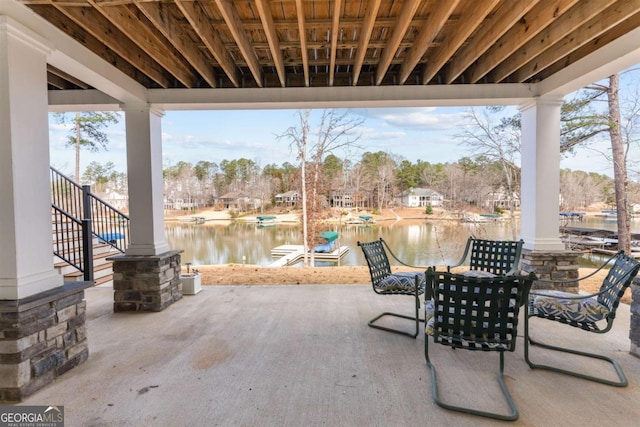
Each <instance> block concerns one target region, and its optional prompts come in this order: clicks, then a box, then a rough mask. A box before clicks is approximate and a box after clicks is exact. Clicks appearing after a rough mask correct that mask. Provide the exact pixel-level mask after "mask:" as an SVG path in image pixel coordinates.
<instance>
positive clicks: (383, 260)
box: [358, 238, 424, 338]
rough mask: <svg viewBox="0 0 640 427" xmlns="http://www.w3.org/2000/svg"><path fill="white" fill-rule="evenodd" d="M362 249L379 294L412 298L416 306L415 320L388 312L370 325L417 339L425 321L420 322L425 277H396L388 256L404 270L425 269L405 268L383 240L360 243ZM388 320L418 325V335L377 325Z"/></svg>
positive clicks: (407, 274) (415, 274)
mask: <svg viewBox="0 0 640 427" xmlns="http://www.w3.org/2000/svg"><path fill="white" fill-rule="evenodd" d="M358 246H360V247H361V248H362V253H363V254H364V258H365V259H366V261H367V265H368V266H369V273H370V274H371V284H372V286H373V290H374V292H375V293H376V294H379V295H408V296H412V297H413V298H414V302H415V315H414V316H408V315H404V314H398V313H391V312H384V313H382V314H380V315H378V316H376V317H374V318H373V319H371V320H370V321H369V322H368V323H367V324H368V325H369V326H370V327H372V328H376V329H382V330H383V331H388V332H393V333H396V334H401V335H407V336H410V337H412V338H415V337H417V336H418V333H419V328H420V322H421V321H422V319H420V315H419V311H420V295H422V294H423V293H424V273H422V272H409V271H407V272H397V273H392V272H391V265H390V264H389V257H388V256H387V251H388V253H389V254H390V255H391V256H392V257H393V258H394V259H395V260H396V261H397V262H398V263H400V264H402V265H404V266H407V267H412V268H423V267H416V266H412V265H409V264H405V263H404V262H403V261H401V260H400V259H398V257H397V256H396V255H395V254H394V253H393V252H392V251H391V249H390V248H389V246H388V245H387V243H386V242H385V241H384V240H383V239H382V238H380V239H379V240H374V241H373V242H358ZM385 248H386V251H385ZM384 316H392V317H399V318H402V319H408V320H413V321H415V325H416V328H415V332H406V331H403V330H399V329H394V328H389V327H386V326H382V325H379V324H376V323H375V322H376V321H378V320H379V319H381V318H382V317H384Z"/></svg>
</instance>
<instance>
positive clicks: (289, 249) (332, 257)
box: [269, 245, 349, 267]
mask: <svg viewBox="0 0 640 427" xmlns="http://www.w3.org/2000/svg"><path fill="white" fill-rule="evenodd" d="M347 252H349V247H348V246H340V247H338V248H336V249H335V250H333V251H332V252H316V253H315V254H314V258H315V259H316V260H317V261H333V262H339V261H340V259H341V258H342V257H343V256H345V255H346V254H347ZM271 256H273V257H280V258H278V259H277V260H275V261H274V262H272V263H271V264H269V267H286V266H289V265H293V264H296V263H297V262H299V261H300V260H302V259H303V258H304V247H303V246H302V245H282V246H277V247H275V248H273V249H271Z"/></svg>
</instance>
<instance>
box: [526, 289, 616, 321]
mask: <svg viewBox="0 0 640 427" xmlns="http://www.w3.org/2000/svg"><path fill="white" fill-rule="evenodd" d="M576 296H578V295H576V294H572V293H568V292H561V291H552V290H545V291H536V294H535V295H533V294H532V295H530V296H529V311H530V313H531V314H535V315H540V316H544V317H551V318H556V319H558V320H560V319H564V320H566V321H568V322H575V323H593V322H598V321H600V320H603V319H605V318H606V317H607V315H608V314H609V309H608V308H607V307H606V306H604V305H602V304H600V303H599V302H598V301H597V300H596V299H595V298H583V299H575V297H576ZM567 297H573V298H567Z"/></svg>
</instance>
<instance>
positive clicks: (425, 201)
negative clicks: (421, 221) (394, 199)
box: [398, 188, 444, 208]
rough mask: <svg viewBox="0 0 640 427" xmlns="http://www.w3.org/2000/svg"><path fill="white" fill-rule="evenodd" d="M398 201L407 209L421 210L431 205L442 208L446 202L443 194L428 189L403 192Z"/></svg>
mask: <svg viewBox="0 0 640 427" xmlns="http://www.w3.org/2000/svg"><path fill="white" fill-rule="evenodd" d="M398 199H399V202H400V205H402V206H404V207H407V208H420V207H427V206H429V205H431V206H433V207H436V206H442V203H443V202H444V197H443V196H442V194H440V193H437V192H435V191H433V190H430V189H428V188H411V189H409V190H406V191H403V192H402V194H401V195H400V197H399V198H398Z"/></svg>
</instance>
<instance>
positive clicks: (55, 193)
mask: <svg viewBox="0 0 640 427" xmlns="http://www.w3.org/2000/svg"><path fill="white" fill-rule="evenodd" d="M51 206H52V207H53V215H54V221H53V222H54V233H55V240H56V241H55V242H54V253H55V255H56V256H58V257H59V258H61V259H63V260H65V261H66V262H68V263H70V264H72V265H74V266H75V267H76V268H78V269H79V270H80V271H83V272H84V273H85V277H86V275H87V273H86V272H87V270H93V268H92V267H91V268H85V265H86V262H85V261H84V260H78V259H77V258H76V256H77V255H75V254H81V253H83V252H82V251H77V250H76V248H75V246H74V245H73V244H72V242H71V241H70V240H72V239H73V240H74V241H77V240H84V239H85V238H86V239H88V240H87V241H88V242H89V243H90V242H91V240H92V237H91V236H95V237H97V238H98V239H99V241H100V242H101V243H106V244H109V245H111V246H112V247H113V248H115V249H117V250H118V251H120V252H123V253H124V251H125V249H126V248H127V246H128V245H129V222H130V220H129V217H128V216H127V215H125V214H123V213H122V212H120V211H119V210H118V209H116V208H115V207H113V206H111V205H110V204H109V203H107V202H105V201H104V200H102V199H100V198H99V197H98V196H96V195H94V194H92V193H91V187H90V186H89V185H84V186H80V185H78V184H76V183H75V182H73V181H72V180H71V179H69V178H68V177H66V176H65V175H64V174H62V173H61V172H60V171H58V170H57V169H55V168H53V167H52V168H51ZM59 220H60V225H57V224H58V222H59ZM71 224H73V225H71ZM55 227H59V228H60V229H59V230H56V229H55ZM67 227H70V229H71V230H69V234H70V236H75V238H73V237H69V238H63V237H61V236H62V235H64V234H65V229H66V228H67ZM76 227H81V229H82V230H83V232H79V231H78V230H76ZM78 233H79V234H78ZM81 235H86V236H85V237H81ZM60 239H62V240H60ZM78 245H82V244H81V243H78ZM87 246H89V247H91V246H92V245H91V244H88V245H87V244H85V245H82V248H83V250H84V252H85V253H86V250H87ZM67 251H69V253H67ZM92 258H93V256H90V257H89V258H84V259H85V260H91V259H92Z"/></svg>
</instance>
